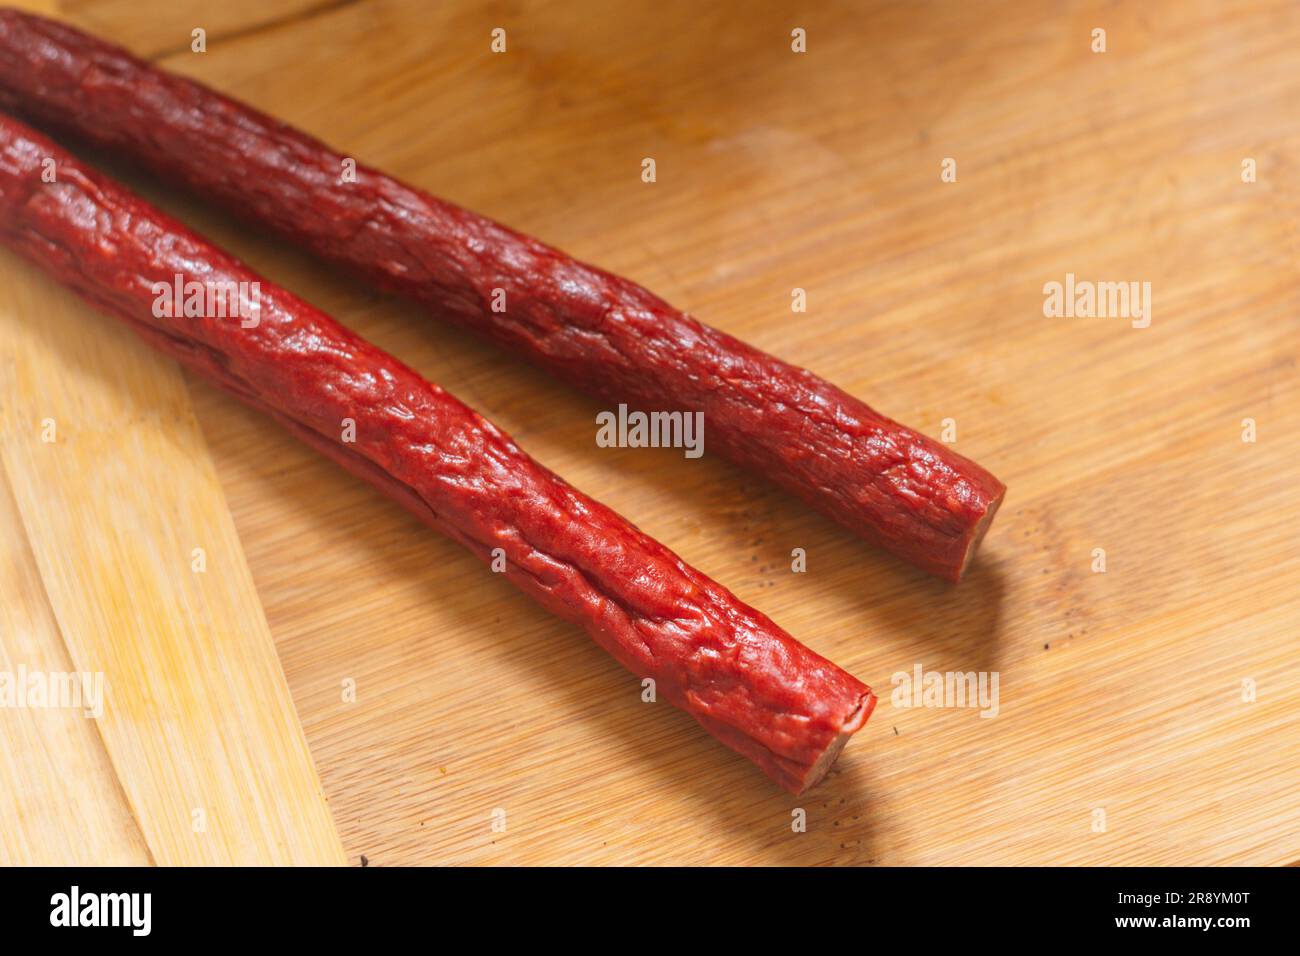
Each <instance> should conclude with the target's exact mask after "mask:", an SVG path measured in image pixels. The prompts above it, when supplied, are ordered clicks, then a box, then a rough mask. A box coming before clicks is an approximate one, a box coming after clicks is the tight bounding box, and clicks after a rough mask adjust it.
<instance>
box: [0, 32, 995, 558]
mask: <svg viewBox="0 0 1300 956" xmlns="http://www.w3.org/2000/svg"><path fill="white" fill-rule="evenodd" d="M0 105H3V107H4V108H6V109H9V110H10V111H13V112H18V113H21V114H23V115H25V116H27V117H28V118H30V119H31V120H32V121H34V122H37V123H38V124H42V125H46V126H49V127H51V128H54V129H58V130H61V131H64V132H70V133H73V134H75V135H76V136H78V137H79V138H81V139H83V140H85V141H88V142H91V143H93V144H95V145H97V146H99V147H102V148H105V149H107V150H110V151H112V152H114V153H117V154H119V155H122V156H125V157H128V158H129V159H131V160H132V161H134V162H136V163H138V164H140V165H142V166H144V167H145V168H146V169H148V170H150V171H151V172H153V173H155V174H156V175H159V176H160V177H163V178H167V179H171V180H173V181H177V182H180V183H182V184H184V185H186V186H189V187H190V188H192V189H194V190H195V191H196V192H197V193H198V194H199V195H202V196H208V197H211V198H212V199H214V200H217V201H218V202H220V203H221V204H222V205H223V206H224V207H225V208H227V209H228V210H230V211H232V212H234V213H236V214H238V215H240V216H242V217H243V218H245V219H246V220H250V221H252V222H254V223H256V224H258V225H259V226H261V227H262V228H266V229H270V230H272V231H274V232H276V233H278V234H279V235H281V236H283V237H285V238H287V239H289V240H291V241H293V242H296V243H300V244H301V245H303V246H305V247H306V248H307V249H309V250H311V251H312V252H313V253H315V254H316V255H318V256H321V257H322V258H324V259H326V260H328V261H330V262H332V263H335V264H337V265H340V266H342V267H345V268H346V269H348V270H350V271H352V272H353V273H355V274H358V275H360V276H361V277H363V278H365V279H367V280H369V281H371V282H373V283H376V284H378V285H379V286H381V287H383V288H386V289H389V290H393V291H396V292H399V293H401V294H404V295H406V296H409V297H412V298H414V299H416V300H418V301H420V302H422V303H424V304H426V305H427V306H429V307H430V308H431V311H432V313H433V314H434V315H435V316H437V317H439V318H445V319H450V320H452V321H454V322H456V323H458V324H459V325H462V326H464V327H466V328H468V329H472V330H473V331H475V332H478V333H480V334H483V335H486V336H487V337H489V338H491V339H492V340H493V341H495V342H497V343H498V344H500V345H502V346H505V347H506V348H508V349H512V350H513V351H515V352H517V353H519V354H520V355H522V356H524V357H525V358H527V359H528V360H530V361H532V362H533V363H535V364H537V365H539V366H541V367H542V368H545V369H548V370H549V371H551V372H552V373H554V374H555V375H556V376H557V377H559V378H561V379H563V380H564V381H566V382H569V383H571V384H573V385H576V386H578V387H579V388H582V389H584V390H586V391H588V392H590V393H593V394H595V395H596V396H598V397H600V398H602V399H604V400H606V401H609V402H612V403H618V402H626V403H628V404H629V405H631V406H632V407H639V408H641V409H644V410H651V411H653V410H673V409H689V410H692V411H695V410H698V411H703V412H704V413H705V421H706V426H705V427H706V430H707V432H708V442H709V447H710V448H714V449H717V450H718V451H720V452H721V453H722V454H724V455H725V456H726V457H728V458H730V459H731V460H733V461H735V462H737V463H739V464H741V465H744V466H746V467H748V468H750V469H752V470H754V471H756V472H757V473H759V474H761V475H767V476H769V477H771V478H772V479H773V480H774V481H776V482H777V483H778V484H780V485H781V486H782V487H784V488H785V489H786V490H788V491H790V492H792V493H794V494H796V495H798V496H799V497H801V498H803V499H804V500H805V501H807V502H808V503H809V504H811V505H813V506H814V507H816V508H818V509H820V510H821V511H822V512H824V513H825V514H827V515H829V516H830V517H832V518H834V519H835V520H837V521H839V522H840V523H841V524H843V525H845V526H846V527H848V528H849V529H851V530H852V531H854V532H856V533H857V534H859V535H861V536H862V537H863V538H865V539H866V540H868V541H871V542H873V543H875V544H877V545H880V546H881V547H883V548H886V549H888V550H889V551H892V552H893V553H894V554H896V555H898V556H899V557H902V558H905V559H906V560H908V561H911V562H912V563H913V564H915V565H917V566H918V567H921V568H924V569H925V570H927V571H929V572H931V573H933V574H937V575H939V576H940V577H944V578H947V579H949V580H953V581H956V580H958V579H960V577H961V575H962V572H963V571H964V570H965V568H966V565H967V564H968V563H969V561H970V558H971V556H972V555H973V554H974V552H975V548H976V546H977V545H978V544H979V541H980V539H981V538H982V537H983V535H984V532H985V531H986V530H987V529H988V525H989V522H990V521H991V520H992V518H993V515H994V513H995V512H996V511H997V508H998V505H999V504H1000V503H1001V501H1002V496H1003V494H1004V492H1005V490H1006V489H1005V487H1004V486H1003V485H1002V483H1001V482H1000V481H998V480H997V479H996V478H994V477H993V475H991V474H989V472H987V471H985V470H984V469H983V468H981V467H980V466H979V465H976V464H975V463H974V462H972V461H970V460H968V459H966V458H963V457H962V456H961V455H958V454H955V453H954V452H952V451H950V450H949V449H947V448H946V447H944V446H943V445H941V444H939V443H937V442H934V441H931V440H930V439H928V438H926V437H925V436H923V435H920V434H918V433H917V432H914V431H912V430H911V429H909V428H905V427H903V426H902V425H899V424H898V423H897V422H893V421H890V420H889V419H888V418H885V417H884V416H882V415H880V414H879V413H877V412H875V411H873V410H872V409H871V408H869V407H868V406H867V405H865V404H864V403H863V402H860V401H858V400H857V399H856V398H854V397H853V396H851V395H849V394H847V393H846V392H843V391H841V390H840V389H838V388H836V387H835V386H834V385H831V384H830V383H829V382H826V381H824V380H823V379H821V378H818V377H817V376H816V375H813V374H812V373H811V372H809V371H807V370H805V369H802V368H798V367H796V366H793V365H789V364H787V363H785V362H782V361H780V360H779V359H776V358H773V357H772V356H770V355H766V354H764V353H763V352H760V351H758V350H757V349H754V348H751V347H750V346H748V345H746V344H745V343H743V342H740V341H737V340H736V339H734V338H732V337H731V336H729V335H726V334H724V333H722V332H719V331H718V330H717V329H712V328H710V327H709V326H707V325H703V324H701V323H700V322H698V321H697V320H696V319H694V318H693V317H691V316H690V315H687V314H686V313H684V312H681V311H679V310H677V309H674V308H673V307H672V306H670V305H668V304H667V303H665V302H663V301H662V300H660V299H659V298H657V297H656V296H654V295H653V294H651V293H650V292H648V291H646V290H645V289H643V288H642V287H641V286H639V285H637V284H636V283H634V282H629V281H628V280H626V279H621V278H619V277H618V276H614V275H610V274H609V273H607V272H603V271H601V270H600V269H597V268H595V267H593V266H589V265H585V264H583V263H581V262H577V261H575V260H573V259H571V258H569V257H568V256H566V255H565V254H564V253H562V252H560V251H558V250H556V249H552V248H550V247H549V246H545V245H543V244H542V243H540V242H537V241H535V240H533V239H530V238H528V237H527V236H522V235H520V234H519V233H516V232H513V231H511V230H510V229H507V228H506V227H504V226H502V225H499V224H498V223H495V222H492V221H491V220H489V219H485V218H483V217H482V216H478V215H475V214H474V213H472V212H468V211H467V210H464V209H461V208H460V207H458V206H454V205H452V204H450V203H447V202H444V201H442V200H440V199H436V198H434V197H432V196H430V195H428V194H426V193H423V192H421V191H419V190H417V189H412V188H410V187H408V186H405V185H403V184H402V183H400V182H398V181H397V180H395V179H392V178H391V177H388V176H385V175H384V174H383V173H381V172H378V171H376V170H373V169H369V168H367V167H364V166H358V167H357V169H356V182H354V183H347V184H343V183H341V182H340V174H341V172H342V170H343V160H344V156H343V155H342V154H340V153H337V152H335V151H334V150H332V149H330V148H329V147H328V146H326V145H324V144H322V143H320V142H318V141H317V140H315V139H312V138H311V137H309V136H306V135H304V134H303V133H300V132H298V131H297V130H295V129H293V128H291V127H289V126H285V125H284V124H282V123H279V122H277V121H276V120H274V119H272V118H271V117H269V116H266V115H265V114H263V113H259V112H257V111H256V110H253V109H252V108H250V107H248V106H245V105H243V104H241V103H238V102H236V101H234V100H231V99H229V98H227V97H225V96H222V95H221V94H219V93H216V92H214V91H212V90H210V89H208V88H207V87H204V86H201V85H199V84H197V83H194V82H192V81H190V80H186V79H183V78H180V77H177V76H173V75H171V74H168V73H166V72H163V71H162V70H159V69H157V68H155V67H153V66H151V65H150V64H148V63H145V62H143V61H141V60H138V59H136V58H134V57H132V56H131V55H130V54H129V53H127V52H126V51H125V50H122V49H120V48H119V47H116V46H112V45H109V44H106V43H104V42H102V41H100V40H97V39H95V38H94V37H90V36H87V35H86V34H84V33H81V32H79V31H76V30H74V29H71V28H69V27H65V26H62V25H60V24H57V23H54V22H52V21H49V20H43V19H41V18H39V17H34V16H30V15H27V14H22V13H17V12H14V11H0ZM496 289H503V290H505V294H506V299H505V303H506V311H505V312H493V311H492V308H491V304H492V300H493V293H494V290H496Z"/></svg>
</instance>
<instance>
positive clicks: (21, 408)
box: [0, 254, 343, 864]
mask: <svg viewBox="0 0 1300 956" xmlns="http://www.w3.org/2000/svg"><path fill="white" fill-rule="evenodd" d="M0 273H2V274H3V275H5V277H6V281H5V283H4V284H3V286H0V289H2V290H3V291H0V327H2V328H3V336H0V371H2V375H0V402H3V407H4V421H5V426H4V429H3V431H2V432H0V455H2V456H3V462H4V466H5V469H6V471H7V473H8V476H9V480H10V484H11V487H12V492H13V498H14V502H15V504H16V506H17V510H18V513H19V515H20V518H21V522H22V526H23V529H24V530H25V533H26V539H27V540H28V541H29V542H30V545H31V552H32V554H33V555H34V558H35V567H36V569H37V570H38V571H39V575H40V579H41V582H42V583H43V586H44V593H45V594H46V595H48V601H49V605H50V608H52V612H53V617H54V620H55V621H57V624H58V628H59V631H60V632H61V633H62V636H63V640H64V642H65V644H66V648H67V652H68V660H69V661H70V663H71V666H72V668H73V669H75V670H78V671H89V672H99V671H102V672H103V673H104V674H105V675H106V689H105V694H104V696H105V701H104V714H103V717H102V718H101V719H100V721H99V730H100V733H101V734H102V737H103V741H104V745H105V748H106V750H107V757H108V759H109V760H111V762H112V765H113V767H115V768H116V771H117V776H118V779H119V780H120V782H121V787H122V790H123V792H124V793H125V797H126V801H127V803H128V804H129V806H130V807H131V809H132V811H133V813H134V816H135V820H136V822H137V823H138V825H139V830H140V832H141V833H142V834H143V837H144V841H145V843H146V844H147V846H148V849H149V851H150V852H151V853H152V855H153V858H154V859H155V860H156V862H158V863H159V864H199V863H235V864H255V863H270V864H279V863H341V862H343V852H342V848H341V845H340V843H339V839H338V836H337V833H336V831H335V829H334V824H333V821H332V819H331V817H330V813H329V810H328V808H327V807H326V805H325V801H324V798H323V795H322V792H321V788H320V783H319V780H318V778H317V776H316V772H315V769H314V767H313V765H312V760H311V755H310V754H309V752H308V750H307V745H306V741H305V739H304V737H303V733H302V729H301V727H300V725H299V723H298V720H297V715H296V713H295V711H294V708H293V704H292V700H291V698H290V695H289V690H288V686H287V684H286V683H285V680H284V675H283V672H282V670H281V668H280V664H279V660H278V658H277V657H276V654H275V646H274V643H273V641H272V639H271V635H270V632H269V629H268V627H267V624H266V620H265V616H264V614H263V611H262V607H261V604H260V602H259V601H258V598H257V594H256V592H255V589H254V586H253V581H252V578H251V576H250V575H249V572H248V568H247V565H246V563H245V560H244V556H243V552H242V550H241V548H240V545H239V540H238V538H237V536H236V533H235V529H234V525H233V524H232V522H231V519H230V514H229V511H228V509H227V507H226V503H225V499H224V497H223V495H222V491H221V488H220V485H219V484H218V481H217V477H216V474H215V472H214V470H213V468H212V464H211V461H210V459H209V456H208V451H207V448H206V445H205V443H204V439H203V436H202V433H201V431H200V429H199V426H198V424H197V422H196V420H195V418H194V415H193V413H192V411H191V408H190V403H189V397H188V394H187V391H186V388H185V384H184V381H183V379H182V377H181V375H180V374H179V371H178V370H177V368H176V367H175V366H174V364H173V363H171V362H170V361H168V360H165V359H163V358H161V357H160V356H158V355H157V354H155V353H153V352H152V351H151V350H149V349H148V348H147V347H146V346H145V345H143V344H142V343H140V342H139V341H137V340H136V339H135V338H134V337H133V336H132V335H131V333H130V332H128V331H127V330H126V329H125V328H123V327H120V326H118V325H117V324H116V322H115V321H114V320H112V319H109V318H107V317H105V316H102V315H98V314H96V313H95V312H94V311H93V310H91V309H89V308H87V307H86V306H84V305H82V304H81V303H79V302H78V301H77V300H76V299H74V298H73V297H72V296H71V295H69V294H68V293H66V292H64V291H63V290H62V289H60V288H58V287H57V286H56V285H55V284H54V283H53V282H52V281H50V280H48V279H47V278H46V277H44V276H42V275H40V274H38V273H37V272H36V271H35V270H33V269H32V268H31V267H30V266H27V265H26V264H25V263H21V262H20V261H19V260H17V259H16V258H14V257H13V256H11V255H8V254H5V255H4V256H3V257H0ZM46 419H52V420H53V421H54V422H55V423H56V429H57V440H56V441H54V442H52V443H47V442H44V441H43V440H42V422H43V421H44V420H46ZM195 548H202V549H204V551H205V552H206V562H207V563H206V567H207V570H206V571H205V572H204V573H196V572H195V571H194V570H192V554H193V549H195ZM20 570H21V569H20ZM34 587H35V582H34V581H33V580H28V581H27V582H26V590H27V591H28V592H30V591H31V590H32V589H33V588H34ZM25 603H30V602H25ZM47 623H48V622H47ZM14 632H15V633H16V632H17V628H15V629H14ZM28 640H30V638H28ZM56 743H57V742H56V741H51V740H46V741H45V744H46V746H47V749H48V765H49V766H50V767H51V768H52V769H53V770H54V771H56V776H57V778H58V779H57V780H54V781H47V786H63V787H70V788H81V787H84V786H85V785H86V783H85V782H84V781H83V780H82V779H81V778H80V777H79V776H78V775H76V774H74V773H72V772H70V770H71V768H73V767H75V766H77V763H76V761H77V760H84V759H85V758H84V756H83V755H81V754H80V752H79V751H75V750H74V749H71V748H70V751H71V752H69V753H68V754H65V753H64V750H63V749H62V748H59V747H56V746H55V744H56ZM29 766H30V765H29ZM24 772H29V771H24ZM51 810H53V808H51ZM21 822H22V821H21V820H20V821H19V823H21ZM64 823H65V825H66V826H67V827H68V831H69V833H68V838H69V839H72V840H76V839H78V838H79V834H78V832H77V830H78V823H77V818H76V817H75V816H68V817H65V818H64ZM119 838H120V839H122V840H126V841H128V842H127V845H132V844H130V843H129V837H128V836H123V835H119ZM36 839H39V834H38V833H36V832H33V831H31V830H30V829H29V828H28V827H26V826H19V827H17V828H15V829H14V830H12V831H11V830H9V829H6V831H5V837H4V842H5V843H7V844H9V845H10V849H9V850H8V851H7V852H8V853H9V854H13V855H17V854H21V853H26V852H29V851H27V850H23V849H21V845H22V844H31V843H32V842H33V841H34V840H36ZM16 846H17V847H19V849H14V847H16ZM135 846H137V847H138V844H135Z"/></svg>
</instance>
